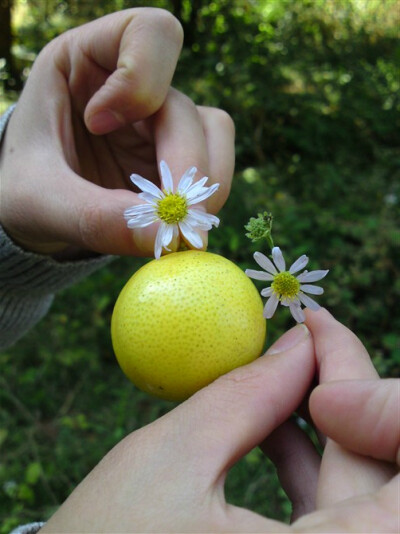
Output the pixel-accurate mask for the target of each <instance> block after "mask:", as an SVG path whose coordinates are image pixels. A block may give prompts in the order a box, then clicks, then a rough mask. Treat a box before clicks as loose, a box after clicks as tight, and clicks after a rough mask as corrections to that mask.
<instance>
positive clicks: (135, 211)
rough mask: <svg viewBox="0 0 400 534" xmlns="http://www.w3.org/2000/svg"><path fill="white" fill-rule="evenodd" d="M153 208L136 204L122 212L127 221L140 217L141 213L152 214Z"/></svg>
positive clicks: (149, 205)
mask: <svg viewBox="0 0 400 534" xmlns="http://www.w3.org/2000/svg"><path fill="white" fill-rule="evenodd" d="M154 212H155V210H154V206H152V205H151V204H138V205H137V206H131V207H130V208H128V209H126V210H125V211H124V217H125V219H129V218H131V217H132V216H135V215H142V214H143V213H154Z"/></svg>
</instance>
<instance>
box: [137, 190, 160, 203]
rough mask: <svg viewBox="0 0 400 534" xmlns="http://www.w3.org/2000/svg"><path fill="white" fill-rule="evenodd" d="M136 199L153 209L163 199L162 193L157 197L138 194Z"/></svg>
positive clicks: (148, 194) (149, 194)
mask: <svg viewBox="0 0 400 534" xmlns="http://www.w3.org/2000/svg"><path fill="white" fill-rule="evenodd" d="M138 197H139V198H140V199H141V200H145V201H146V202H148V203H149V204H151V205H152V206H153V207H154V206H156V205H157V202H159V201H160V200H161V199H162V198H164V197H165V195H164V193H163V192H162V191H161V194H160V195H159V196H158V197H155V196H154V195H152V194H151V193H139V194H138Z"/></svg>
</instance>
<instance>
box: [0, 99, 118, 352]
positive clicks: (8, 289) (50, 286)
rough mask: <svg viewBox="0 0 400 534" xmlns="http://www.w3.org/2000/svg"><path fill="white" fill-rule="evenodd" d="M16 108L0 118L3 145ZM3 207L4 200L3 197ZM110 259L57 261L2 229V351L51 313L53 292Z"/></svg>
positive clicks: (0, 304)
mask: <svg viewBox="0 0 400 534" xmlns="http://www.w3.org/2000/svg"><path fill="white" fill-rule="evenodd" d="M12 111H13V108H11V109H9V110H8V111H7V112H6V113H5V115H3V116H2V117H1V118H0V143H1V139H2V137H3V134H4V131H5V128H6V125H7V122H8V120H9V118H10V116H11V113H12ZM0 208H1V198H0ZM110 259H111V257H109V256H98V257H96V258H93V259H89V260H79V261H71V262H58V261H56V260H54V259H53V258H51V257H48V256H43V255H41V254H34V253H32V252H27V251H25V250H23V249H21V248H20V247H19V246H17V245H16V244H15V243H14V242H13V241H12V240H11V239H10V237H9V236H8V235H7V234H6V232H5V231H4V230H3V228H2V227H1V226H0V350H2V349H5V348H7V347H9V346H10V345H12V344H13V343H14V342H16V341H17V340H18V339H19V338H21V337H22V336H23V335H24V334H25V333H26V332H27V331H28V330H29V329H30V328H32V327H33V326H34V325H35V324H36V323H37V322H38V321H39V320H40V319H41V318H42V317H43V316H44V315H46V313H47V311H48V310H49V308H50V306H51V303H52V301H53V298H54V293H56V292H57V291H59V290H60V289H64V288H66V287H68V286H70V285H72V284H73V283H75V282H77V281H78V280H80V279H82V278H84V277H85V276H87V275H89V274H90V273H92V272H93V271H95V270H97V269H98V268H99V267H101V266H103V265H105V264H106V263H108V262H109V261H110Z"/></svg>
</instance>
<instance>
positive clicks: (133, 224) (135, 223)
mask: <svg viewBox="0 0 400 534" xmlns="http://www.w3.org/2000/svg"><path fill="white" fill-rule="evenodd" d="M156 221H157V219H156V217H154V215H153V214H150V215H142V216H141V217H135V218H134V219H129V220H128V222H127V223H126V225H127V227H128V228H131V229H132V228H145V227H146V226H150V224H153V223H155V222H156Z"/></svg>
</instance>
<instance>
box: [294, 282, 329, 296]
mask: <svg viewBox="0 0 400 534" xmlns="http://www.w3.org/2000/svg"><path fill="white" fill-rule="evenodd" d="M300 289H301V291H305V292H306V293H310V294H311V295H322V293H323V292H324V290H323V288H322V287H319V286H312V285H310V284H302V285H301V286H300Z"/></svg>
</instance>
